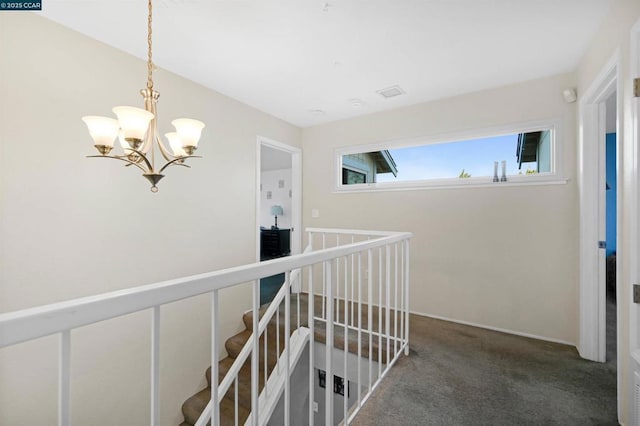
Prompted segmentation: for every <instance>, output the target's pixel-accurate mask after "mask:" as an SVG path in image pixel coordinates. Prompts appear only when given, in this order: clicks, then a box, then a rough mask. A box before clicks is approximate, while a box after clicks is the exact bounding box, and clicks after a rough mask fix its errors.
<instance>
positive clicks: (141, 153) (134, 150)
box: [126, 148, 154, 173]
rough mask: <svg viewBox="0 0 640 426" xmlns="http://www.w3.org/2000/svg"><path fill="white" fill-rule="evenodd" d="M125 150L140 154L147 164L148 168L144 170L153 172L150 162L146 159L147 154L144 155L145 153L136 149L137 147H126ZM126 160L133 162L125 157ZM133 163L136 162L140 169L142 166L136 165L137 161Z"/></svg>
mask: <svg viewBox="0 0 640 426" xmlns="http://www.w3.org/2000/svg"><path fill="white" fill-rule="evenodd" d="M127 151H132V152H135V153H136V154H138V155H139V156H140V158H141V159H143V160H144V162H145V163H146V164H147V167H148V168H149V169H148V170H146V172H149V173H154V171H153V165H152V164H151V162H150V161H149V160H148V159H147V156H146V155H144V152H142V151H138V150H137V149H133V148H127ZM126 161H129V162H131V163H133V162H132V161H130V160H129V159H127V160H126ZM134 164H136V165H137V166H138V167H140V168H141V169H142V166H140V165H138V164H137V163H134ZM142 170H144V169H142Z"/></svg>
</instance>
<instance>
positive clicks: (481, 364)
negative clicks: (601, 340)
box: [352, 315, 618, 426]
mask: <svg viewBox="0 0 640 426" xmlns="http://www.w3.org/2000/svg"><path fill="white" fill-rule="evenodd" d="M410 324H411V337H410V346H411V351H410V355H409V356H408V357H405V356H403V357H401V358H400V359H399V360H398V362H397V364H396V366H395V367H393V368H392V369H391V371H390V372H389V374H388V375H387V378H386V379H385V380H384V381H383V382H382V383H381V384H380V386H379V387H378V389H377V390H376V391H375V392H374V393H373V395H372V397H371V398H370V399H369V400H368V401H367V403H366V404H365V405H364V407H363V408H362V410H361V411H360V413H358V415H357V416H356V418H355V420H354V422H353V423H352V424H354V425H361V426H364V425H367V426H369V425H385V426H391V425H492V426H495V425H563V426H566V425H580V426H585V425H617V424H618V422H617V414H616V369H615V368H616V367H615V362H608V363H606V364H601V363H595V362H590V361H586V360H583V359H581V358H580V357H579V356H578V353H577V351H576V349H575V348H574V347H571V346H566V345H561V344H556V343H549V342H544V341H541V340H535V339H529V338H525V337H520V336H514V335H510V334H504V333H499V332H494V331H490V330H485V329H480V328H476V327H470V326H465V325H461V324H456V323H451V322H447V321H440V320H436V319H431V318H426V317H420V316H416V315H411V319H410Z"/></svg>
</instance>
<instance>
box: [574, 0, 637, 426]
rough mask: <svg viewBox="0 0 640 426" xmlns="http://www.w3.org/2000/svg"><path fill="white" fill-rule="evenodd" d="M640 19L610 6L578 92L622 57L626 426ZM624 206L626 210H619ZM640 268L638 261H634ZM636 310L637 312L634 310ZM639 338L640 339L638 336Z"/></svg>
mask: <svg viewBox="0 0 640 426" xmlns="http://www.w3.org/2000/svg"><path fill="white" fill-rule="evenodd" d="M639 19H640V2H638V1H637V0H615V1H614V2H613V3H612V5H611V10H610V11H609V14H608V16H607V18H606V19H605V21H604V23H603V25H602V27H601V28H600V31H599V32H598V34H597V36H596V37H595V39H594V40H593V43H592V44H591V46H590V48H589V51H588V52H587V54H586V55H585V56H584V58H583V59H582V61H581V63H580V65H579V67H578V70H577V73H576V74H577V78H578V93H579V95H580V93H584V92H585V91H586V90H587V89H588V88H589V87H590V86H591V84H592V82H593V81H594V79H595V78H596V77H597V76H598V74H599V73H600V72H601V70H602V69H603V68H604V67H605V65H607V63H608V62H609V61H610V60H611V59H612V58H613V57H614V55H616V54H618V55H619V58H620V70H619V71H620V74H619V75H620V77H621V78H622V87H623V90H622V93H619V94H618V97H619V99H620V100H619V103H618V112H619V114H618V118H619V123H618V124H619V127H618V138H617V139H618V141H621V142H622V144H621V145H619V148H620V149H619V151H618V158H619V159H620V161H619V164H618V167H619V168H620V170H619V173H620V174H621V176H622V179H618V196H619V197H620V198H621V200H620V204H618V206H619V208H618V212H619V214H620V216H619V219H621V222H620V223H619V225H618V255H617V259H618V274H619V275H618V307H619V309H620V310H621V321H620V324H621V326H620V328H619V336H620V339H619V341H618V351H619V352H620V353H621V354H622V359H621V361H622V363H621V364H619V368H621V369H622V375H621V377H622V383H621V387H620V388H619V389H620V390H621V392H622V395H621V398H620V399H621V407H620V408H621V411H620V413H619V414H620V417H619V420H620V421H621V422H622V423H623V424H631V421H630V418H629V415H630V410H631V408H632V406H631V395H632V394H631V392H630V385H631V384H630V382H629V379H630V378H631V377H632V374H633V373H632V366H631V364H630V363H631V360H630V357H629V355H630V334H629V333H630V330H629V324H630V322H631V321H634V319H633V318H634V317H633V316H632V315H630V309H629V306H630V300H629V299H630V295H631V284H632V283H633V282H637V281H635V280H637V276H638V275H637V271H635V270H632V264H631V263H630V260H631V257H630V252H634V253H637V250H638V248H637V247H632V246H631V244H632V242H633V241H632V238H631V233H632V232H633V229H634V226H633V222H637V217H632V216H631V214H633V211H632V204H633V193H634V191H637V190H638V184H637V176H638V171H637V169H636V167H637V163H636V158H634V156H635V155H637V146H636V143H635V142H634V141H633V140H632V134H631V124H632V122H633V117H632V112H631V102H632V93H633V89H632V79H633V77H638V76H637V75H636V76H632V75H631V74H630V67H631V56H630V48H631V46H630V39H631V28H632V27H633V25H634V24H636V23H638V22H639ZM637 53H638V54H639V57H640V52H637ZM620 207H621V208H620ZM634 263H637V259H635V262H634ZM634 309H637V308H634ZM636 339H637V337H636Z"/></svg>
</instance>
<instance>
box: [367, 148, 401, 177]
mask: <svg viewBox="0 0 640 426" xmlns="http://www.w3.org/2000/svg"><path fill="white" fill-rule="evenodd" d="M371 155H372V156H373V159H374V161H375V162H376V168H377V172H378V173H393V175H394V176H398V167H397V166H396V162H395V161H393V157H392V156H391V153H390V152H389V151H387V150H386V149H385V150H384V151H377V152H372V153H371Z"/></svg>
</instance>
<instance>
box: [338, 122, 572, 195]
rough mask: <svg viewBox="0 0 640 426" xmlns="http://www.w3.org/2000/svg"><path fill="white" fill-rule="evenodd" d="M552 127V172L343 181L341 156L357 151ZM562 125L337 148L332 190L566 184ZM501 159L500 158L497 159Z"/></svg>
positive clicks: (513, 126) (518, 126) (529, 124)
mask: <svg viewBox="0 0 640 426" xmlns="http://www.w3.org/2000/svg"><path fill="white" fill-rule="evenodd" d="M541 130H551V172H549V173H541V174H534V175H526V174H523V175H511V176H507V177H508V181H507V182H493V176H478V177H474V176H472V177H470V178H462V179H461V178H457V177H455V178H442V179H424V180H412V181H400V182H373V183H365V184H353V185H343V184H342V167H343V165H342V156H343V155H349V154H358V153H362V152H375V151H381V150H385V149H386V150H389V149H398V148H409V147H415V146H421V145H431V144H439V143H447V142H451V143H453V142H460V141H466V140H473V139H482V138H488V137H494V136H505V135H512V134H517V133H528V132H536V131H541ZM562 138H563V135H562V128H561V124H560V120H559V119H549V120H539V121H528V122H523V123H522V122H521V123H512V124H508V125H504V126H496V127H488V128H483V129H475V130H469V131H462V132H455V133H446V134H439V135H431V136H423V137H418V138H410V139H396V140H390V141H384V142H376V143H372V144H366V145H357V146H348V147H340V148H336V149H335V150H334V160H335V161H334V192H363V191H397V190H413V189H448V188H469V187H494V188H498V187H507V186H528V185H554V184H556V185H557V184H566V183H567V182H568V179H567V178H566V177H565V176H564V171H563V167H562V165H563V161H562V150H563V144H562V140H563V139H562ZM496 160H501V159H496Z"/></svg>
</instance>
